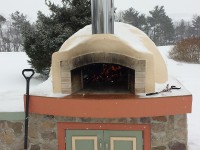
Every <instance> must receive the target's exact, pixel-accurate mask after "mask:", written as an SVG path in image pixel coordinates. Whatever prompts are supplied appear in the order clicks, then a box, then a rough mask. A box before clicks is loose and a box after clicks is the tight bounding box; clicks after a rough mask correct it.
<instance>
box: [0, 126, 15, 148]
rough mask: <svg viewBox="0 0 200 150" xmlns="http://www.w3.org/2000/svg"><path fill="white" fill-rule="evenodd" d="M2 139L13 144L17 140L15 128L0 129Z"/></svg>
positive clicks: (3, 141)
mask: <svg viewBox="0 0 200 150" xmlns="http://www.w3.org/2000/svg"><path fill="white" fill-rule="evenodd" d="M0 141H2V143H4V144H7V145H10V144H12V143H13V142H14V141H15V134H14V131H13V129H5V130H0Z"/></svg>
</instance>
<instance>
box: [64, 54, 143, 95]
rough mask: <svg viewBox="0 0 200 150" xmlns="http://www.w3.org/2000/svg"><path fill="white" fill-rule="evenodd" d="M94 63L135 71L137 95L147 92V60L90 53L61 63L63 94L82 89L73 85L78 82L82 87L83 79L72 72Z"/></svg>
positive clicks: (135, 90) (119, 55)
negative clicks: (108, 64) (113, 65)
mask: <svg viewBox="0 0 200 150" xmlns="http://www.w3.org/2000/svg"><path fill="white" fill-rule="evenodd" d="M94 63H111V64H118V65H121V66H125V67H127V68H130V69H132V70H134V71H135V83H134V84H135V85H134V88H135V89H134V92H135V93H144V92H145V67H146V61H145V60H137V59H135V58H132V57H129V56H125V55H121V54H116V53H101V52H99V53H89V54H84V55H80V56H77V57H73V58H71V59H70V60H65V61H61V62H60V74H61V80H60V81H61V84H60V85H61V89H62V93H69V94H72V93H74V92H76V90H79V89H81V87H80V86H77V85H74V84H72V82H73V80H76V82H77V84H78V85H81V79H80V78H79V77H78V76H72V71H73V70H74V69H76V68H79V67H82V66H86V65H89V64H94ZM77 74H78V73H77Z"/></svg>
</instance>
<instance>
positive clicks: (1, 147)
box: [0, 143, 10, 150]
mask: <svg viewBox="0 0 200 150" xmlns="http://www.w3.org/2000/svg"><path fill="white" fill-rule="evenodd" d="M0 150H10V148H9V147H7V146H6V145H3V144H1V143H0Z"/></svg>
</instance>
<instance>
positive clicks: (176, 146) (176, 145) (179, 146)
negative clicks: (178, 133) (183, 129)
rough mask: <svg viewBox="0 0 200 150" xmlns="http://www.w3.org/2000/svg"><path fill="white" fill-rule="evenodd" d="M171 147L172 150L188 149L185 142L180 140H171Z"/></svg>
mask: <svg viewBox="0 0 200 150" xmlns="http://www.w3.org/2000/svg"><path fill="white" fill-rule="evenodd" d="M169 149H170V150H186V145H185V144H184V143H180V142H177V141H175V142H170V143H169Z"/></svg>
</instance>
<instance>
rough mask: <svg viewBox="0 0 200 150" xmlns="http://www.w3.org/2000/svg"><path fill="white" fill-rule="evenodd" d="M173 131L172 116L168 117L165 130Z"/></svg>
mask: <svg viewBox="0 0 200 150" xmlns="http://www.w3.org/2000/svg"><path fill="white" fill-rule="evenodd" d="M173 129H174V116H169V118H168V123H167V130H173Z"/></svg>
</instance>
